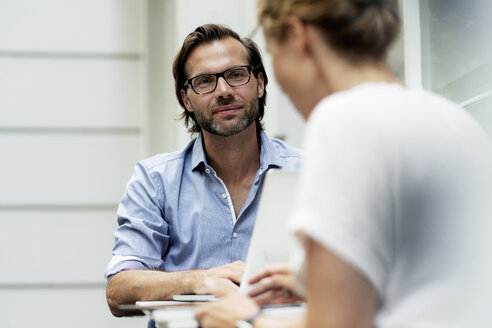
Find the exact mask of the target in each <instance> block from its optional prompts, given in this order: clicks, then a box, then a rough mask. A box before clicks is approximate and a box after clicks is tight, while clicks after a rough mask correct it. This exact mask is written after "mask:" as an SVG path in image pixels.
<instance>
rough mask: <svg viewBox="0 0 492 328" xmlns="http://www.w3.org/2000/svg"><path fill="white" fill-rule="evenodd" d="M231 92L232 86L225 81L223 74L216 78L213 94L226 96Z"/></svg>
mask: <svg viewBox="0 0 492 328" xmlns="http://www.w3.org/2000/svg"><path fill="white" fill-rule="evenodd" d="M231 93H232V87H231V86H230V85H229V84H228V83H227V81H226V80H225V78H224V77H223V76H221V77H219V79H218V80H217V87H216V88H215V94H216V95H217V96H222V97H224V96H228V95H230V94H231Z"/></svg>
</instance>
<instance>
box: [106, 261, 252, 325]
mask: <svg viewBox="0 0 492 328" xmlns="http://www.w3.org/2000/svg"><path fill="white" fill-rule="evenodd" d="M243 272H244V262H241V261H236V262H233V263H229V264H226V265H223V266H220V267H216V268H211V269H203V270H187V271H175V272H165V271H154V270H128V271H122V272H120V273H117V274H115V275H114V276H113V277H111V279H110V280H109V282H108V284H107V286H106V300H107V302H108V305H109V308H110V310H111V312H112V313H113V315H115V316H117V317H121V316H125V315H129V313H128V312H122V311H120V310H118V305H123V304H135V302H136V301H164V300H172V298H173V295H179V294H207V293H209V292H210V291H209V289H208V288H207V285H206V284H205V279H206V278H213V279H214V280H215V281H216V282H217V283H218V284H220V285H221V286H223V287H224V288H229V289H237V286H238V285H239V282H240V281H241V278H242V276H243ZM134 314H135V313H134Z"/></svg>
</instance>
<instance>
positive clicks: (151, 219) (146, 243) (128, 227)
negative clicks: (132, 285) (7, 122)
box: [105, 163, 169, 280]
mask: <svg viewBox="0 0 492 328" xmlns="http://www.w3.org/2000/svg"><path fill="white" fill-rule="evenodd" d="M164 198H165V196H164V194H163V188H162V186H161V185H159V183H158V181H154V179H153V178H152V176H151V173H149V171H148V170H147V169H146V167H145V166H144V165H143V164H142V163H137V165H136V166H135V170H134V173H133V175H132V177H131V179H130V181H129V183H128V185H127V188H126V192H125V194H124V196H123V198H122V200H121V202H120V204H119V206H118V228H117V229H116V231H115V245H114V247H113V258H112V259H111V261H110V262H109V264H108V266H107V268H106V272H105V277H106V279H108V280H109V279H110V278H111V277H112V276H113V275H115V274H116V273H118V272H121V271H124V270H131V269H152V270H155V269H163V265H164V262H163V254H165V252H166V250H167V248H168V245H169V235H168V224H167V222H166V221H165V220H164V210H163V206H162V205H161V204H164Z"/></svg>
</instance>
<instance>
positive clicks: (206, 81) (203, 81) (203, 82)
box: [195, 77, 212, 86]
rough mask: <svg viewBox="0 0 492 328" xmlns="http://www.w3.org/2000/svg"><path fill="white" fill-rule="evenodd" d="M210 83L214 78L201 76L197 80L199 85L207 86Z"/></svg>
mask: <svg viewBox="0 0 492 328" xmlns="http://www.w3.org/2000/svg"><path fill="white" fill-rule="evenodd" d="M210 83H212V79H211V78H210V77H201V78H199V79H196V80H195V85H197V86H205V85H209V84H210Z"/></svg>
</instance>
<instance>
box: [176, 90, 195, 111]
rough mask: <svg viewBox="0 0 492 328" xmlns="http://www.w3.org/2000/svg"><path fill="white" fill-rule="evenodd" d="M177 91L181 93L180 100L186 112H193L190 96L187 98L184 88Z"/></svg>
mask: <svg viewBox="0 0 492 328" xmlns="http://www.w3.org/2000/svg"><path fill="white" fill-rule="evenodd" d="M179 93H180V95H181V100H182V101H183V104H184V106H185V107H186V110H187V111H188V112H193V106H191V102H190V98H188V96H187V95H186V92H185V91H184V89H181V90H179Z"/></svg>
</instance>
